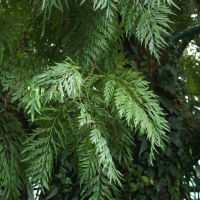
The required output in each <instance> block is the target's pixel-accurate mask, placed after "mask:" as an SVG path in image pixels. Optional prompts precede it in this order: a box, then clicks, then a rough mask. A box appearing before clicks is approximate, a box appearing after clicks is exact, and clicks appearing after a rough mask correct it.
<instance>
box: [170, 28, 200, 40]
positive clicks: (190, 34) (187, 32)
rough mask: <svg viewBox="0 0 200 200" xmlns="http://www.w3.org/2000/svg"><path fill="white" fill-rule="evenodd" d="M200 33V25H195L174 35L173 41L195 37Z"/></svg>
mask: <svg viewBox="0 0 200 200" xmlns="http://www.w3.org/2000/svg"><path fill="white" fill-rule="evenodd" d="M199 33H200V25H198V26H194V27H192V28H189V29H187V30H184V31H183V32H181V33H179V34H178V35H176V36H174V37H173V38H172V41H173V42H175V43H176V42H178V41H179V40H181V39H184V38H189V37H193V38H194V36H195V35H198V34H199Z"/></svg>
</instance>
